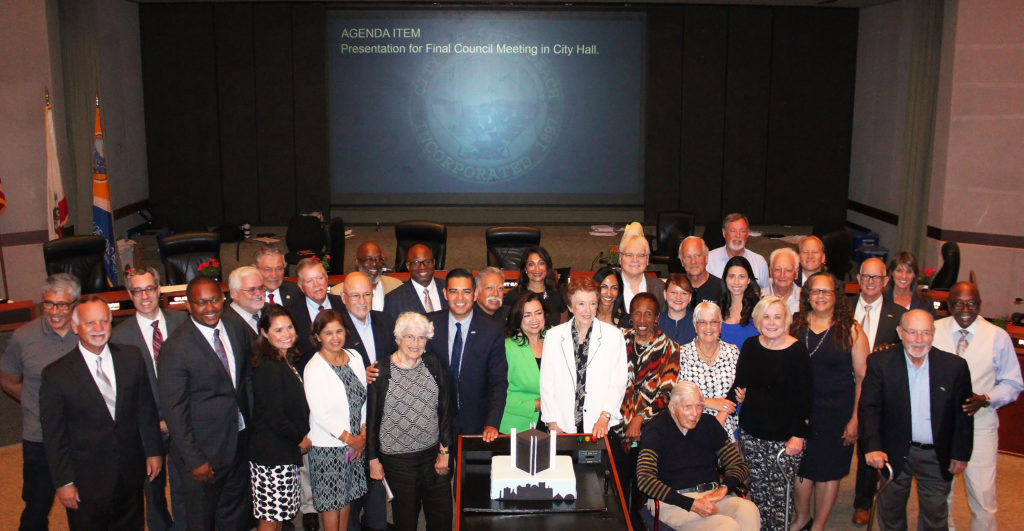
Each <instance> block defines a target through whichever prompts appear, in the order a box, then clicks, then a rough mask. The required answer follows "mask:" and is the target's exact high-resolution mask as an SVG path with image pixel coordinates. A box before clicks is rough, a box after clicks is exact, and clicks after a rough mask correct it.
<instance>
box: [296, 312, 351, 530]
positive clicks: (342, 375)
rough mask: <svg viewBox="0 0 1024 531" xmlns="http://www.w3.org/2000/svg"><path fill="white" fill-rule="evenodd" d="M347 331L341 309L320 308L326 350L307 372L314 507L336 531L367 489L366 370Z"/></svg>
mask: <svg viewBox="0 0 1024 531" xmlns="http://www.w3.org/2000/svg"><path fill="white" fill-rule="evenodd" d="M347 333H349V332H348V330H347V329H346V327H345V321H344V319H343V318H342V316H341V314H340V313H338V312H337V311H335V310H324V311H322V312H320V314H319V315H317V317H316V319H315V320H314V321H313V326H312V328H311V330H310V335H311V336H312V337H311V339H312V343H313V347H314V348H319V349H320V350H319V352H317V353H316V354H314V355H313V357H312V358H310V360H309V362H308V363H306V369H305V371H304V372H303V385H304V387H305V389H306V402H307V403H308V404H309V439H310V440H311V441H312V442H313V447H312V448H311V449H310V451H309V482H310V486H311V487H312V490H313V508H314V509H316V510H317V512H319V513H320V514H321V516H322V517H323V521H324V529H325V530H332V531H333V530H341V529H346V528H347V525H348V510H349V502H351V501H352V500H354V499H356V498H359V497H360V496H362V495H363V494H365V493H366V473H365V471H364V465H363V455H362V453H363V449H364V448H365V446H366V370H365V369H364V368H363V359H362V357H360V356H359V353H358V352H353V351H350V350H346V349H345V348H344V345H345V336H346V334H347Z"/></svg>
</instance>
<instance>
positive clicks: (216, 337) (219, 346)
mask: <svg viewBox="0 0 1024 531" xmlns="http://www.w3.org/2000/svg"><path fill="white" fill-rule="evenodd" d="M213 351H214V352H216V353H217V358H218V359H220V363H221V365H223V366H224V370H225V371H227V373H228V379H229V380H232V385H233V384H234V380H233V379H232V378H231V368H230V367H231V366H230V364H229V363H228V352H227V351H226V350H224V343H223V342H222V341H221V340H220V328H214V329H213ZM244 429H245V418H244V417H242V410H241V409H239V410H238V431H242V430H244Z"/></svg>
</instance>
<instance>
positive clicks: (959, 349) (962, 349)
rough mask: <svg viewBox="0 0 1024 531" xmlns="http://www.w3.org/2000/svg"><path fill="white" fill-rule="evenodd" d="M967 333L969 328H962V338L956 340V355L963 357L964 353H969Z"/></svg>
mask: <svg viewBox="0 0 1024 531" xmlns="http://www.w3.org/2000/svg"><path fill="white" fill-rule="evenodd" d="M967 333H968V332H967V330H964V329H961V330H960V340H959V341H957V342H956V355H957V356H960V357H961V358H962V357H964V354H967V345H968V343H967Z"/></svg>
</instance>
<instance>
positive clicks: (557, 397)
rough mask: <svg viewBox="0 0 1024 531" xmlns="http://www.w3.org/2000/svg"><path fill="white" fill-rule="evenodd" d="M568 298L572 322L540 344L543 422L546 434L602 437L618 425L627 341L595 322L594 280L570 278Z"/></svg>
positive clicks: (608, 327)
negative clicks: (611, 427)
mask: <svg viewBox="0 0 1024 531" xmlns="http://www.w3.org/2000/svg"><path fill="white" fill-rule="evenodd" d="M567 293H568V297H569V309H570V310H571V311H572V313H573V317H572V319H570V320H569V321H568V322H566V323H562V324H560V325H558V326H556V327H554V328H552V329H551V330H549V331H548V333H547V336H545V339H544V350H543V353H542V355H541V358H542V361H541V365H540V410H541V417H542V419H543V420H544V422H546V423H547V425H548V430H550V431H557V432H558V433H592V434H593V435H594V437H597V438H600V437H604V436H605V435H607V433H608V428H609V426H614V425H616V424H618V423H619V422H620V421H621V416H620V415H619V406H621V405H622V396H623V394H624V393H625V391H626V342H625V340H624V339H623V336H622V331H621V330H619V329H618V328H616V327H615V326H612V325H610V324H608V323H605V322H602V321H599V320H597V319H595V317H596V316H597V294H598V286H597V284H596V283H595V282H594V280H593V279H590V278H581V279H573V281H572V282H571V283H570V284H569V289H568V292H567ZM584 351H585V353H586V356H585V357H584V356H582V354H584ZM578 369H582V373H580V371H579V370H578ZM580 374H582V376H583V377H582V378H581V377H580Z"/></svg>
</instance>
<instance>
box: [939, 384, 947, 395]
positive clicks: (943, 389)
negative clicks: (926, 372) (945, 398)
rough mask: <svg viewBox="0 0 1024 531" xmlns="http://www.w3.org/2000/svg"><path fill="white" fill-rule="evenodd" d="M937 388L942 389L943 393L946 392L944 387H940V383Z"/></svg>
mask: <svg viewBox="0 0 1024 531" xmlns="http://www.w3.org/2000/svg"><path fill="white" fill-rule="evenodd" d="M939 390H940V391H942V392H943V393H945V392H946V388H945V387H942V386H941V385H940V386H939Z"/></svg>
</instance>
